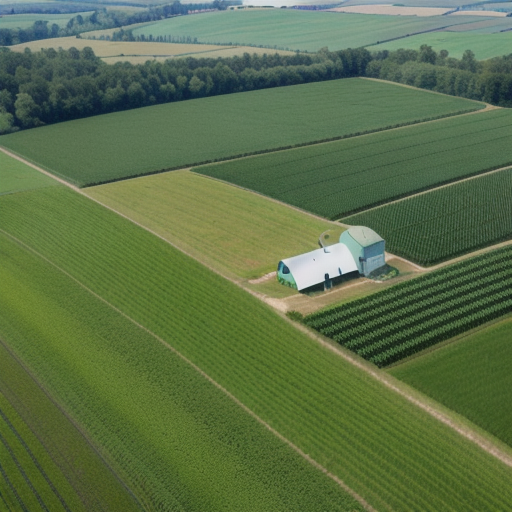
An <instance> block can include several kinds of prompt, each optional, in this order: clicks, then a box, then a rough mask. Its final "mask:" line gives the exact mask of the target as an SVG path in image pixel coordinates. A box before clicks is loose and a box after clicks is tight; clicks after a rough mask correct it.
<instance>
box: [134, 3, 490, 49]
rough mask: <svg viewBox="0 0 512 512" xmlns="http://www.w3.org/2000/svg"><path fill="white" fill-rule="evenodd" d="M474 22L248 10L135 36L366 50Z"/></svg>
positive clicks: (179, 21)
mask: <svg viewBox="0 0 512 512" xmlns="http://www.w3.org/2000/svg"><path fill="white" fill-rule="evenodd" d="M471 19H472V18H471V17H467V18H466V17H465V16H458V17H453V18H451V19H447V18H446V17H443V16H432V17H428V18H419V17H417V16H382V15H365V14H343V13H332V12H311V11H309V12H308V11H299V10H294V9H268V10H267V9H265V10H254V11H252V10H250V9H246V10H238V11H227V12H219V13H206V14H201V15H199V16H179V17H177V18H172V19H167V20H162V21H158V22H156V23H154V24H152V25H146V26H145V27H141V28H137V29H135V30H134V32H133V33H134V35H136V36H137V35H142V34H144V35H145V36H149V35H150V34H151V35H152V36H153V37H155V36H164V35H167V36H168V35H173V36H191V37H197V39H198V41H200V42H202V43H214V44H218V43H229V44H234V45H246V44H251V45H256V46H258V45H265V46H270V47H274V46H276V47H278V48H284V49H288V48H289V49H292V50H306V51H310V52H315V51H318V50H319V49H320V48H322V47H324V46H327V47H329V49H330V50H342V49H344V48H357V47H360V46H367V45H370V44H375V43H377V42H378V41H385V40H387V39H392V38H395V37H400V36H406V35H407V34H414V33H416V32H422V31H425V30H432V29H437V28H441V27H446V26H451V25H458V24H460V23H468V22H470V21H471ZM478 19H481V18H478Z"/></svg>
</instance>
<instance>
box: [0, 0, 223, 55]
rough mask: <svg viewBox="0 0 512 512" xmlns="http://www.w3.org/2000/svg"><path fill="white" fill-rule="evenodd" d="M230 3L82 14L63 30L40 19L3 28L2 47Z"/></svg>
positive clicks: (0, 33)
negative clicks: (31, 22) (22, 25)
mask: <svg viewBox="0 0 512 512" xmlns="http://www.w3.org/2000/svg"><path fill="white" fill-rule="evenodd" d="M230 3H232V2H229V1H228V0H214V1H213V2H209V3H203V4H182V3H180V2H179V0H175V1H174V2H173V3H171V4H167V5H162V6H157V7H150V8H148V9H143V10H140V11H135V12H125V11H115V10H108V11H107V10H106V9H101V10H96V11H94V12H93V13H92V14H90V15H89V16H82V15H81V14H78V15H77V16H74V17H72V18H71V19H70V20H69V21H68V23H67V24H66V26H65V27H59V25H57V24H56V23H53V24H52V25H50V26H49V24H48V22H47V21H42V20H38V21H36V22H35V23H34V24H33V25H32V26H31V27H29V28H26V29H22V28H14V29H3V28H0V45H1V46H11V45H13V44H19V43H26V42H28V41H37V40H40V39H49V38H53V37H66V36H73V35H77V34H81V33H83V32H89V31H91V30H102V29H108V28H117V27H122V26H126V25H132V24H133V23H145V22H148V21H157V20H161V19H163V18H171V17H173V16H178V15H184V14H188V12H189V11H191V10H196V9H219V10H222V9H226V8H227V6H228V5H230Z"/></svg>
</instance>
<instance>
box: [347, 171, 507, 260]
mask: <svg viewBox="0 0 512 512" xmlns="http://www.w3.org/2000/svg"><path fill="white" fill-rule="evenodd" d="M510 212H512V169H506V170H502V171H497V172H493V173H490V174H488V175H485V176H479V177H477V178H474V179H470V180H468V181H464V182H462V183H454V184H453V185H450V186H448V187H444V188H439V189H436V190H432V191H430V192H427V193H424V194H420V195H417V196H413V197H410V198H406V199H404V200H402V201H398V202H396V203H392V204H387V205H384V206H382V207H379V208H375V209H373V210H369V211H366V212H362V213H360V214H357V215H353V216H351V217H346V218H344V219H343V222H345V223H347V224H356V225H357V224H361V225H364V226H369V227H371V228H372V229H374V230H375V231H377V232H378V233H380V234H381V236H383V237H384V238H385V239H386V242H387V250H388V251H389V252H392V253H393V254H398V255H400V256H403V257H405V258H407V259H409V260H412V261H415V262H416V263H419V264H420V265H433V264H435V263H437V262H439V261H442V260H447V259H450V258H454V257H455V256H458V255H460V254H464V253H467V252H470V251H474V250H476V249H479V248H480V247H485V246H489V245H493V244H495V243H498V242H501V241H502V240H509V239H511V238H512V215H511V214H510Z"/></svg>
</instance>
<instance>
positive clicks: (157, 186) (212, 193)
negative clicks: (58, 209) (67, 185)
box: [86, 171, 332, 278]
mask: <svg viewBox="0 0 512 512" xmlns="http://www.w3.org/2000/svg"><path fill="white" fill-rule="evenodd" d="M86 193H87V195H89V196H90V197H92V198H93V199H96V200H98V201H99V202H101V203H103V204H105V205H107V206H109V207H111V208H114V209H115V210H116V211H118V212H120V213H122V214H123V215H126V216H127V217H129V218H130V219H133V220H135V221H136V222H138V223H140V224H142V225H143V226H145V227H147V228H149V229H151V230H152V231H153V232H155V233H157V234H158V235H160V236H162V237H164V238H165V239H166V240H169V241H170V242H172V243H174V244H175V245H177V246H178V247H180V248H181V249H182V250H184V251H185V252H187V253H188V254H192V255H194V256H195V257H197V258H198V259H199V260H200V261H203V262H204V263H205V264H207V265H209V266H212V267H213V268H215V269H217V270H218V271H220V272H222V273H224V274H226V273H227V274H228V275H234V276H237V277H243V278H254V277H260V276H262V275H263V274H266V273H268V272H272V271H274V270H275V269H276V267H277V263H278V262H279V260H281V259H283V258H288V257H290V256H294V255H296V254H300V253H302V252H307V251H312V250H314V249H318V237H319V236H320V234H321V233H322V232H323V231H326V230H327V229H329V228H330V227H332V224H331V223H328V222H325V221H323V220H319V219H315V218H314V217H311V216H309V215H306V214H304V213H301V212H298V211H295V210H293V209H291V208H288V207H287V206H283V205H281V204H279V203H276V202H275V201H271V200H269V199H268V198H265V197H261V196H260V195H257V194H253V193H251V192H248V191H246V190H241V189H239V188H237V187H233V186H231V185H227V184H225V183H220V182H218V181H216V180H211V179H208V178H205V177H203V176H199V175H197V174H194V173H191V172H188V171H174V172H168V173H164V174H158V175H154V176H145V177H143V178H137V179H135V180H126V181H120V182H116V183H109V184H107V185H100V186H98V187H91V188H88V189H87V190H86Z"/></svg>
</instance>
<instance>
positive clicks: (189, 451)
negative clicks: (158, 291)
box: [0, 235, 362, 512]
mask: <svg viewBox="0 0 512 512" xmlns="http://www.w3.org/2000/svg"><path fill="white" fill-rule="evenodd" d="M0 238H1V240H2V241H1V245H2V249H3V260H2V269H1V270H0V273H1V275H2V291H3V293H2V298H1V299H0V301H1V306H2V308H1V309H2V313H0V316H1V320H2V327H1V335H2V336H3V337H5V339H6V341H7V342H8V343H9V344H10V345H11V346H12V347H14V348H15V349H16V351H18V352H19V353H20V354H21V356H22V357H23V359H24V361H25V362H26V364H28V365H30V367H32V368H33V369H34V372H35V373H36V375H37V377H38V379H40V380H41V381H42V382H43V383H44V384H45V386H47V387H48V388H49V389H50V390H51V392H52V394H53V395H54V396H55V397H56V398H57V400H58V401H59V403H61V404H62V405H63V406H64V407H65V408H66V409H67V410H68V411H69V413H70V414H71V415H72V416H73V417H74V418H76V420H77V421H79V423H80V425H81V428H83V429H84V430H85V432H87V433H88V434H89V435H90V437H91V438H92V440H93V441H94V443H95V445H96V446H97V447H98V448H99V449H100V450H101V453H102V455H103V456H104V457H107V459H108V460H109V461H110V462H111V463H113V465H114V467H115V468H116V469H117V470H118V471H119V475H120V476H121V477H123V478H124V484H125V485H128V486H129V488H130V490H131V491H132V492H134V493H135V495H136V496H137V498H138V500H139V501H140V503H141V504H143V507H144V510H181V511H191V512H195V511H198V510H204V511H207V510H224V511H230V510H233V511H236V512H239V511H240V510H254V511H262V512H264V511H270V510H272V511H282V512H287V511H289V510H308V511H309V510H311V511H318V512H321V511H323V510H333V511H339V512H343V511H345V510H347V509H350V510H357V511H360V510H362V509H361V508H360V507H358V506H357V504H356V503H355V502H354V500H353V499H352V498H351V497H350V496H348V495H347V494H346V493H345V491H343V490H342V489H341V488H340V487H339V486H337V485H336V484H335V483H334V482H333V481H332V480H330V479H328V478H326V477H325V476H324V475H322V474H321V473H320V471H318V470H316V469H315V468H313V467H312V466H311V465H309V464H308V463H307V462H306V461H305V460H304V459H302V458H301V457H300V456H299V455H298V454H296V453H295V452H294V451H293V450H292V449H291V448H289V447H288V446H286V445H285V444H284V443H282V442H281V441H280V440H279V439H278V438H277V437H275V436H274V435H273V434H272V433H270V432H269V431H268V430H267V429H265V427H263V426H262V425H260V424H259V423H257V422H256V420H254V419H253V418H251V417H250V416H249V415H248V414H247V413H246V412H245V411H243V410H242V409H241V408H240V407H239V406H237V405H236V404H235V403H233V402H232V401H231V400H230V399H229V398H228V397H227V396H225V395H224V394H223V393H222V392H221V391H220V390H218V389H216V388H215V387H214V386H213V385H212V384H211V383H209V382H208V381H207V380H206V379H205V378H204V377H202V376H201V375H200V374H199V373H198V372H197V371H195V370H194V369H193V368H192V367H190V366H189V365H188V364H187V363H185V362H184V361H182V360H181V359H180V358H179V357H178V356H176V355H175V354H174V353H173V352H171V351H170V350H169V349H167V348H165V347H164V346H163V345H162V344H161V343H160V342H159V341H158V340H156V339H155V338H153V337H152V336H150V335H149V334H148V333H146V332H145V331H143V330H142V329H140V328H139V327H136V326H135V325H134V324H133V323H131V322H130V321H129V320H127V319H126V318H124V317H122V316H121V315H120V314H119V313H117V312H115V311H114V310H112V309H111V308H110V307H109V306H107V305H106V304H104V303H103V302H101V301H99V300H98V299H97V298H96V297H93V296H92V295H91V294H90V293H89V292H87V291H86V290H84V289H83V288H81V287H80V286H79V285H78V284H77V283H76V282H74V281H72V280H71V279H69V277H67V276H65V275H64V274H62V273H61V272H59V271H58V270H56V269H55V268H54V267H52V266H51V265H49V264H48V263H47V262H45V261H43V260H42V259H41V258H38V257H37V256H35V255H34V254H33V253H30V252H29V251H27V250H24V249H23V248H22V247H19V246H18V245H16V244H15V243H13V242H12V241H11V240H10V239H8V238H7V237H5V236H3V235H0ZM181 259H182V260H185V259H186V258H184V257H181ZM172 261H173V260H172V259H171V260H168V263H171V262H172ZM174 263H177V262H176V261H174ZM171 264H172V263H171ZM20 267H21V268H23V271H22V272H19V268H20ZM189 283H190V284H191V282H190V281H189ZM197 286H198V287H199V288H200V286H201V283H200V282H198V283H197ZM176 288H177V287H175V289H176ZM240 293H243V292H240ZM189 312H190V313H192V311H189ZM184 322H185V323H184V327H185V324H186V323H187V320H185V321H184ZM185 329H186V327H185ZM35 331H36V332H37V333H36V332H35ZM180 335H182V334H180ZM36 340H37V343H34V341H36ZM2 362H3V361H2ZM49 362H51V364H49ZM2 377H3V373H2ZM11 384H12V385H15V384H17V382H11ZM24 398H28V397H25V396H24ZM57 425H58V424H57ZM54 428H55V429H56V430H60V429H62V428H63V426H61V425H58V426H56V427H55V426H54ZM37 432H38V434H40V433H41V432H40V430H37ZM59 434H60V432H59ZM61 437H62V435H61ZM1 447H2V445H1V444H0V453H2V452H1ZM60 447H62V445H61V446H60ZM78 448H79V447H78V446H77V449H76V451H75V456H76V457H77V458H78V460H79V463H75V464H77V465H78V464H80V465H79V467H78V468H75V473H77V474H73V473H72V472H71V471H69V469H68V471H69V477H70V478H72V477H74V478H77V477H78V474H79V469H80V466H81V469H82V471H83V472H84V473H86V475H84V477H83V478H85V479H86V478H87V477H88V478H90V479H92V478H96V479H98V478H100V475H101V473H99V472H96V473H94V467H93V468H90V467H88V466H87V465H86V464H87V462H88V461H87V459H85V458H84V456H83V454H82V453H81V452H80V451H78ZM6 462H7V461H6V460H5V459H4V458H3V459H2V465H4V464H5V463H6ZM8 469H11V467H10V466H9V467H8ZM29 469H30V468H29V467H27V470H29ZM9 474H11V476H12V474H13V473H11V472H10V473H9ZM30 475H31V477H33V476H34V472H33V471H32V472H31V473H30ZM115 482H116V483H117V486H118V487H119V486H120V483H119V482H117V481H115ZM18 483H20V484H21V482H18ZM23 483H24V484H25V486H22V485H20V486H19V487H18V489H19V490H20V492H21V491H25V492H24V499H25V500H26V501H27V504H29V503H30V504H31V505H32V506H31V508H30V509H29V510H30V512H36V511H38V510H41V509H40V508H36V506H35V505H37V502H36V500H35V498H34V499H32V500H29V499H28V498H30V497H31V496H30V489H27V487H28V486H27V484H26V483H25V482H23ZM56 483H57V482H56ZM0 486H1V483H0ZM103 487H105V485H103ZM64 489H65V488H64ZM95 490H96V493H95V492H94V491H95ZM88 491H89V494H88V495H85V496H83V499H84V501H85V502H86V507H85V508H84V510H86V511H87V512H90V511H92V510H98V511H116V512H117V511H119V512H128V511H133V510H139V508H138V507H137V508H135V507H133V506H131V507H130V502H129V501H127V500H126V497H124V500H125V501H127V503H123V492H122V491H120V490H119V489H118V488H116V487H113V488H112V490H111V495H110V496H109V498H110V501H107V500H105V496H103V489H102V482H101V480H100V482H97V489H88ZM128 496H130V494H128ZM102 498H103V499H102ZM34 503H35V505H34ZM141 508H142V507H141ZM50 510H51V511H52V512H53V511H58V510H60V509H59V508H57V507H55V508H51V509H50ZM72 510H73V511H74V510H81V509H79V508H75V507H73V508H72ZM68 512H69V510H68Z"/></svg>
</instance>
